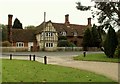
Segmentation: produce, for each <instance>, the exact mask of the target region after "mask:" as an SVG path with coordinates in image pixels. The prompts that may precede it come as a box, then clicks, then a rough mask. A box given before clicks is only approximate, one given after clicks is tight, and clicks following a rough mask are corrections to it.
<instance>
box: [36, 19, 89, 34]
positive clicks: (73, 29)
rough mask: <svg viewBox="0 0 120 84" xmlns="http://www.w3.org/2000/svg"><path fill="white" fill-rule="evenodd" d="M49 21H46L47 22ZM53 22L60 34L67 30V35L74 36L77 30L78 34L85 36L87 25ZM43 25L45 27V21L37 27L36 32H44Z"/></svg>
mask: <svg viewBox="0 0 120 84" xmlns="http://www.w3.org/2000/svg"><path fill="white" fill-rule="evenodd" d="M48 22H50V21H48ZM48 22H46V24H47V23H48ZM51 23H52V24H53V26H54V28H55V29H56V31H57V32H58V34H59V33H60V32H63V31H65V32H66V33H67V36H73V33H74V32H77V34H78V35H77V36H83V33H84V30H85V29H86V28H87V25H77V24H69V26H66V25H65V24H64V23H54V22H51ZM43 27H44V22H43V23H42V24H40V25H39V26H37V27H36V29H37V31H36V34H37V33H40V32H42V29H43Z"/></svg>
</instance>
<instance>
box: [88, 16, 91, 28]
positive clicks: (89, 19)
mask: <svg viewBox="0 0 120 84" xmlns="http://www.w3.org/2000/svg"><path fill="white" fill-rule="evenodd" d="M88 25H89V26H91V18H88Z"/></svg>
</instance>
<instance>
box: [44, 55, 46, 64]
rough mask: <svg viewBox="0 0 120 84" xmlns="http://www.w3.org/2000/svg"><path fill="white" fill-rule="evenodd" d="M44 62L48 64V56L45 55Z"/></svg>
mask: <svg viewBox="0 0 120 84" xmlns="http://www.w3.org/2000/svg"><path fill="white" fill-rule="evenodd" d="M44 64H47V56H44Z"/></svg>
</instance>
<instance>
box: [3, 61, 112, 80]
mask: <svg viewBox="0 0 120 84" xmlns="http://www.w3.org/2000/svg"><path fill="white" fill-rule="evenodd" d="M42 81H47V82H114V81H113V80H111V79H109V78H107V77H105V76H102V75H97V74H95V73H92V72H88V71H83V70H79V69H73V68H68V67H62V66H56V65H44V64H42V63H39V62H36V61H25V60H7V59H4V60H3V59H2V82H42Z"/></svg>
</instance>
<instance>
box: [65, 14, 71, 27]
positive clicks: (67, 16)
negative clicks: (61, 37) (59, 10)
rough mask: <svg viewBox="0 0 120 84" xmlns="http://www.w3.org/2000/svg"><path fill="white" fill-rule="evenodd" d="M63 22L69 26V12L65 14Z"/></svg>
mask: <svg viewBox="0 0 120 84" xmlns="http://www.w3.org/2000/svg"><path fill="white" fill-rule="evenodd" d="M65 24H66V26H69V24H70V22H69V14H66V15H65Z"/></svg>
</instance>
